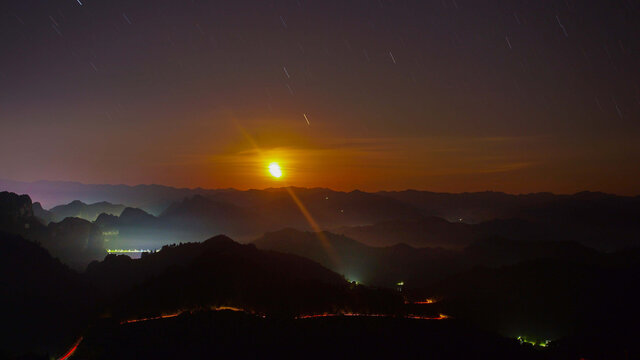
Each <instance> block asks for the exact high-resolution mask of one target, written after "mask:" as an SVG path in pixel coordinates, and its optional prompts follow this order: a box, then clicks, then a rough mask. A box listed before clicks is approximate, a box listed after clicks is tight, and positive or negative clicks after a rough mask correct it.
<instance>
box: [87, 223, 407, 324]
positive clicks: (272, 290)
mask: <svg viewBox="0 0 640 360" xmlns="http://www.w3.org/2000/svg"><path fill="white" fill-rule="evenodd" d="M86 277H87V279H88V280H89V281H90V282H91V283H93V284H95V286H96V287H99V288H100V289H102V290H103V292H104V293H105V294H108V295H109V296H110V297H111V298H112V299H113V303H112V306H111V312H112V314H113V316H116V317H128V316H135V315H137V314H154V313H155V314H158V313H163V312H172V311H177V310H180V309H185V308H187V309H191V308H201V307H204V308H207V307H211V306H234V307H241V308H244V309H248V310H250V311H253V312H260V313H268V314H282V315H295V314H301V313H317V312H320V313H322V312H334V311H337V310H344V311H361V312H362V311H364V312H375V311H379V312H393V311H395V310H396V309H398V307H399V306H400V305H401V304H402V299H401V298H400V297H399V296H398V295H397V294H394V293H392V292H387V291H373V290H367V289H365V288H364V287H358V288H356V289H353V288H352V287H351V286H350V284H349V283H347V282H346V281H345V280H344V278H342V277H341V276H339V275H338V274H336V273H334V272H332V271H330V270H328V269H326V268H324V267H322V266H320V265H319V264H317V263H315V262H313V261H311V260H308V259H305V258H302V257H299V256H294V255H287V254H282V253H277V252H270V251H262V250H258V249H256V248H255V246H253V245H241V244H238V243H236V242H234V241H233V240H231V239H229V238H228V237H226V236H222V235H221V236H217V237H214V238H211V239H209V240H207V241H205V242H202V243H188V244H182V245H179V246H165V247H163V248H162V250H161V251H159V252H158V253H154V254H149V255H146V256H144V257H142V258H141V259H138V260H132V259H130V258H128V257H126V256H115V255H109V256H107V257H106V258H105V260H104V261H102V262H94V263H92V264H90V265H89V267H88V268H87V272H86Z"/></svg>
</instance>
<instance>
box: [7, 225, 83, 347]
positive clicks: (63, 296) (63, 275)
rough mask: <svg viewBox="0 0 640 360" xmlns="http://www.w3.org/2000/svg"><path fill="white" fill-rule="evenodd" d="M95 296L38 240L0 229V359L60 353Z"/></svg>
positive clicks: (75, 333)
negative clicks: (19, 355)
mask: <svg viewBox="0 0 640 360" xmlns="http://www.w3.org/2000/svg"><path fill="white" fill-rule="evenodd" d="M95 295H96V294H95V292H94V291H92V288H91V287H90V286H89V285H88V284H87V283H86V281H85V280H84V279H83V278H82V276H81V275H80V274H78V273H76V272H74V271H72V270H70V269H69V268H68V267H66V266H65V265H63V264H61V263H60V261H58V260H57V259H54V258H52V257H51V256H50V255H49V254H48V253H47V251H46V250H44V249H43V248H42V247H40V246H39V245H37V244H35V243H33V242H31V241H28V240H25V239H23V238H21V237H20V236H18V235H11V234H7V233H3V232H0V313H1V314H2V316H1V318H2V320H1V321H0V323H1V324H0V329H2V331H1V333H2V336H0V358H3V359H4V358H5V357H11V356H14V355H18V354H23V353H26V352H32V353H35V354H38V353H46V352H50V353H56V352H61V351H62V350H63V349H64V347H65V346H66V345H67V344H69V343H71V342H73V341H74V340H75V338H76V337H77V334H79V333H80V332H82V331H84V329H85V328H86V327H87V324H88V321H89V318H90V317H91V315H92V313H93V310H94V309H93V304H94V303H95V301H96V298H95Z"/></svg>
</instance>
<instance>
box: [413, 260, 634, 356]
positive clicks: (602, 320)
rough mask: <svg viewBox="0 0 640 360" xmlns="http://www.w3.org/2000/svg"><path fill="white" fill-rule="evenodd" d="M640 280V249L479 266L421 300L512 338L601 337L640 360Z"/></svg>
mask: <svg viewBox="0 0 640 360" xmlns="http://www.w3.org/2000/svg"><path fill="white" fill-rule="evenodd" d="M639 283H640V251H639V250H638V249H629V250H625V251H621V252H618V253H612V254H602V255H601V256H599V257H597V258H562V259H560V258H546V259H537V260H531V261H525V262H521V263H518V264H515V265H509V266H504V267H500V268H487V267H476V268H473V269H469V270H467V271H464V272H461V273H459V274H456V275H452V276H449V277H447V278H445V279H443V280H442V281H440V282H439V283H437V284H434V285H433V286H430V287H428V288H426V289H424V291H423V292H422V293H421V295H422V296H423V297H434V298H438V299H441V302H440V303H439V304H438V305H439V306H441V308H442V309H443V310H442V311H446V312H447V313H448V314H451V315H452V316H456V317H458V318H460V319H466V320H467V321H469V322H472V323H474V324H478V325H480V326H482V327H483V328H486V329H491V330H494V331H498V332H500V333H502V334H504V335H506V336H510V337H516V336H526V337H528V338H534V339H538V340H542V339H558V338H561V337H564V336H570V337H573V338H574V339H589V338H591V339H593V338H600V339H601V341H602V343H603V344H606V343H609V344H611V345H610V347H614V345H613V344H618V345H616V346H618V350H624V349H627V350H629V351H631V350H632V349H635V353H636V355H638V348H637V346H636V340H635V339H636V337H637V336H638V335H640V326H638V323H639V322H640V309H639V308H638V306H637V304H638V302H640V293H639V292H638V291H637V288H638V284H639ZM576 341H577V340H576ZM585 345H586V344H584V343H583V344H582V347H585V348H587V347H586V346H585ZM604 358H610V357H606V356H605V357H604ZM631 358H632V357H631Z"/></svg>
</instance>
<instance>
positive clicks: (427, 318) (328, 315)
mask: <svg viewBox="0 0 640 360" xmlns="http://www.w3.org/2000/svg"><path fill="white" fill-rule="evenodd" d="M338 316H347V317H395V316H393V315H387V314H358V313H344V314H339V313H338V314H333V313H332V314H313V315H301V316H298V317H296V319H298V320H302V319H315V318H323V317H338ZM400 318H404V319H414V320H445V319H449V316H448V315H445V314H439V315H438V316H419V315H405V316H400Z"/></svg>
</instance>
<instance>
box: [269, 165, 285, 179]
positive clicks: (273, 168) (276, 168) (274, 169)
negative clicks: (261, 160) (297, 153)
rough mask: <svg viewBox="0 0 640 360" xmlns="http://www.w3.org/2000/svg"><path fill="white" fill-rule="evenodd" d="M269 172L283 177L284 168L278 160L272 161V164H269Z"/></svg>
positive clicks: (274, 175)
mask: <svg viewBox="0 0 640 360" xmlns="http://www.w3.org/2000/svg"><path fill="white" fill-rule="evenodd" d="M269 173H270V174H271V176H273V177H275V178H279V177H281V176H282V170H281V169H280V165H278V163H277V162H272V163H271V164H269Z"/></svg>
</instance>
